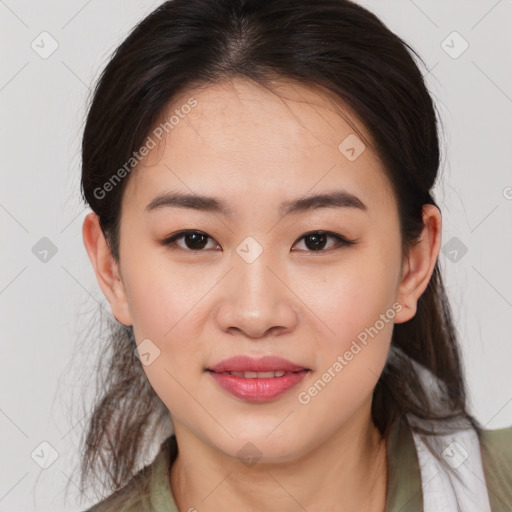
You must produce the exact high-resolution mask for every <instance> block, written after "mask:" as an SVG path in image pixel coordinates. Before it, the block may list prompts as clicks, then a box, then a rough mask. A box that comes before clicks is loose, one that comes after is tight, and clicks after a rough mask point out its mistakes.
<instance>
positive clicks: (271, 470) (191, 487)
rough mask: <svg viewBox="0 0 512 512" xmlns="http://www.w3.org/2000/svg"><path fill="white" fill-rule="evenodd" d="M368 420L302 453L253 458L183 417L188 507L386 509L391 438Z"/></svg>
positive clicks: (178, 490)
mask: <svg viewBox="0 0 512 512" xmlns="http://www.w3.org/2000/svg"><path fill="white" fill-rule="evenodd" d="M367 420H369V421H367V422H361V421H356V422H353V423H351V424H350V425H347V426H346V427H344V428H343V429H340V430H339V431H338V432H336V433H334V435H333V436H332V437H331V438H330V439H329V440H327V441H325V442H324V443H323V444H321V445H320V446H318V447H317V448H316V449H314V450H312V451H311V452H309V453H307V454H306V455H304V456H303V457H301V458H300V459H295V460H293V461H288V462H285V463H266V462H261V461H260V462H257V463H256V464H255V465H253V466H247V465H245V464H243V463H242V462H241V461H240V460H238V459H236V458H233V457H230V456H228V455H226V454H224V453H223V452H220V451H219V450H217V449H215V448H214V447H212V446H211V445H209V444H207V443H204V442H203V441H202V440H200V439H198V438H197V437H196V436H195V435H194V434H193V433H192V432H191V431H190V430H188V429H187V428H186V427H184V426H183V425H181V424H179V423H175V425H174V427H175V435H176V440H177V442H178V446H179V451H178V456H177V458H176V460H175V462H174V464H173V465H172V468H171V471H170V485H171V489H172V493H173V496H174V499H175V501H176V504H177V506H178V508H179V510H180V511H189V510H191V511H193V510H201V512H213V511H218V510H229V509H234V510H243V511H253V510H254V511H257V510H258V511H259V510H265V511H268V512H277V511H279V512H291V511H294V512H296V511H297V510H301V509H303V510H329V511H330V510H343V511H344V512H352V511H354V512H356V511H358V512H359V511H360V510H368V511H371V512H383V511H384V510H385V501H386V488H387V465H386V444H385V440H384V439H383V438H382V437H381V435H380V433H379V432H378V430H377V428H376V427H375V425H374V424H373V422H372V421H371V418H370V417H369V418H367Z"/></svg>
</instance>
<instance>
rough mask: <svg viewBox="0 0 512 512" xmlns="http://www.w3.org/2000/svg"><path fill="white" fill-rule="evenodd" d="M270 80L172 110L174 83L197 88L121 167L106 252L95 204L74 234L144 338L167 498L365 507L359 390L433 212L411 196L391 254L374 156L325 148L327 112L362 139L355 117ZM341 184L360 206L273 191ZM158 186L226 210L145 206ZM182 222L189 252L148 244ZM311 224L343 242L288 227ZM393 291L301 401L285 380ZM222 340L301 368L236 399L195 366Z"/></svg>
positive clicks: (370, 451)
mask: <svg viewBox="0 0 512 512" xmlns="http://www.w3.org/2000/svg"><path fill="white" fill-rule="evenodd" d="M277 90H278V91H279V95H276V94H272V93H271V92H269V91H268V90H266V89H265V88H262V87H260V86H257V85H254V84H253V83H250V82H248V81H244V80H241V79H237V80H232V81H230V82H226V83H223V84H218V85H215V86H210V87H205V88H202V89H196V90H194V91H188V95H187V96H182V97H181V98H180V99H179V101H178V99H176V100H175V101H174V102H173V109H172V110H174V109H175V108H179V106H180V105H183V104H185V103H186V101H187V99H188V98H190V97H191V96H193V97H194V98H195V99H196V100H197V101H198V104H197V106H196V107H194V108H193V109H192V111H191V112H190V113H189V114H188V115H187V116H186V117H185V118H184V119H182V120H180V122H179V123H178V124H177V125H176V126H175V127H174V129H172V130H171V131H170V132H169V134H168V135H167V136H166V138H165V139H164V141H165V144H163V143H162V144H159V145H158V147H157V148H155V149H154V150H152V151H151V152H150V154H149V155H148V157H147V158H146V159H145V160H144V161H143V162H141V164H140V166H139V167H138V168H137V169H136V170H135V171H133V172H132V175H131V176H130V180H129V182H128V184H127V188H126V190H125V193H124V196H123V204H122V212H121V227H120V263H119V262H116V261H115V260H114V259H113V258H112V255H111V253H110V251H109V248H108V245H107V243H106V242H105V239H104V237H103V234H102V233H101V230H100V228H99V224H98V218H97V216H96V215H95V214H94V213H91V214H89V215H87V217H86V218H85V221H84V224H83V239H84V244H85V247H86V249H87V252H88V255H89V257H90V260H91V263H92V265H93V267H94V271H95V273H96V276H97V279H98V283H99V285H100V287H101V289H102V291H103V293H104V294H105V296H106V298H107V300H108V301H109V303H110V305H111V308H112V312H113V314H114V315H115V316H116V318H117V319H118V320H119V321H120V322H122V323H123V324H125V325H132V326H133V329H134V333H135V337H136V340H137V343H140V342H141V341H142V340H143V339H146V338H149V339H150V340H151V342H152V343H154V345H155V346H157V347H158V349H159V350H160V355H159V356H158V357H157V358H156V359H155V360H154V361H153V362H152V363H151V364H150V365H147V366H144V371H145V372H146V375H147V377H148V379H149V381H150V383H151V385H152V386H153V388H154V389H155V391H156V393H157V394H158V395H159V396H160V398H161V399H162V400H163V401H164V403H165V404H166V405H167V407H168V409H169V411H170V414H171V417H172V420H173V424H174V429H175V434H176V438H177V442H178V447H179V455H178V458H177V460H176V462H175V463H174V464H173V466H172V468H171V474H170V485H171V488H172V492H173V495H174V496H175V499H176V502H177V505H178V507H179V509H180V511H187V510H189V509H190V508H191V507H194V508H196V509H197V510H201V511H218V510H229V509H234V510H244V511H252V510H254V511H256V510H266V511H270V512H272V511H277V510H279V511H280V512H288V511H297V510H303V509H306V510H308V511H331V510H332V511H334V510H343V511H349V512H350V511H360V510H372V511H380V510H384V506H385V499H386V485H387V468H386V451H385V443H384V441H383V439H382V438H381V436H380V434H379V432H378V431H377V429H376V427H375V425H374V424H373V422H372V419H371V414H370V411H371V400H372V392H373V390H374V388H375V385H376V384H377V381H378V379H379V376H380V374H381V372H382V369H383V367H384V364H385V361H386V358H387V355H388V351H389V346H390V341H391V335H392V329H393V323H394V322H396V323H402V322H406V321H407V320H409V319H411V318H412V317H413V316H414V315H415V313H416V307H417V301H418V298H419V297H420V296H421V294H422V293H423V292H424V290H425V289H426V287H427V285H428V282H429V280H430V277H431V275H432V272H433V269H434V265H435V262H436V259H437V256H438V254H439V250H440V245H441V214H440V212H439V210H438V209H437V208H436V207H434V206H432V205H424V207H423V215H424V230H423V232H422V235H421V239H420V241H419V243H418V244H417V245H416V246H414V247H413V248H411V250H410V253H409V254H408V255H407V256H406V257H403V256H402V253H401V246H400V231H399V218H398V211H397V204H396V200H395V198H394V195H393V193H392V190H391V186H390V184H389V182H388V180H387V178H386V176H385V174H384V168H383V165H382V163H381V162H380V160H379V158H378V155H377V154H376V153H375V152H374V151H373V149H372V148H371V147H370V145H366V148H365V150H364V151H363V152H362V153H361V154H360V155H359V157H358V158H356V159H355V160H354V161H349V160H348V159H347V158H346V157H345V155H344V154H342V153H341V152H340V150H339V149H338V145H339V144H340V142H341V141H343V140H344V139H345V137H347V136H348V135H349V134H351V133H354V129H353V128H352V127H351V126H350V125H349V124H347V122H346V121H345V120H344V119H343V117H342V116H340V112H341V113H344V114H345V115H346V116H348V118H349V119H350V120H351V121H352V123H354V125H355V126H356V127H357V128H358V129H359V130H360V132H361V134H362V135H364V136H365V137H366V138H367V140H371V139H370V137H369V134H368V132H367V131H366V129H365V127H364V126H363V125H362V123H361V122H360V121H358V119H357V118H356V117H355V116H354V115H353V114H352V113H351V112H350V110H349V109H348V108H346V107H341V106H340V103H339V102H338V103H337V104H335V103H334V102H333V101H332V99H329V97H328V96H326V95H325V94H321V93H319V92H318V91H317V90H315V89H312V88H310V87H305V86H303V85H300V84H291V83H289V84H285V83H282V84H280V85H279V86H278V88H277ZM283 96H284V97H285V98H283ZM170 112H171V110H170ZM361 140H362V139H361ZM340 189H343V190H347V191H349V192H351V193H353V194H355V195H356V196H357V197H358V198H360V199H361V201H362V202H363V203H364V204H365V205H366V206H367V211H366V212H364V211H360V210H357V209H355V208H319V209H316V210H313V211H306V212H301V213H297V214H288V215H285V216H284V217H283V216H281V215H279V210H278V208H279V205H280V204H281V202H283V201H287V200H292V199H296V198H299V197H303V196H305V195H312V194H315V193H320V192H330V191H334V190H340ZM163 191H181V192H184V193H188V192H194V193H200V194H205V195H211V196H214V197H217V198H219V199H222V200H225V201H226V202H227V203H228V205H229V207H230V208H231V209H232V210H233V217H232V218H229V217H225V216H223V215H221V214H219V213H208V212H201V211H197V210H192V209H184V208H172V209H171V208H168V209H165V208H162V209H160V210H158V211H154V212H151V213H145V212H144V208H145V207H146V205H147V204H148V203H149V202H150V201H151V200H152V199H153V198H154V197H155V196H157V195H158V194H159V193H161V192H163ZM192 229H193V230H198V231H201V232H204V233H206V234H207V235H208V236H209V237H211V238H209V239H207V240H208V243H207V246H206V247H205V248H203V249H200V251H202V252H200V251H198V250H196V251H194V250H193V247H194V246H193V245H191V244H190V243H189V245H188V246H187V245H186V240H185V239H183V238H182V239H181V240H179V241H177V242H176V244H177V247H176V248H174V249H173V248H172V247H165V246H164V245H162V243H161V242H162V240H164V239H165V238H166V237H168V236H169V235H171V234H174V233H177V232H179V231H182V230H192ZM314 230H325V231H330V232H333V233H336V234H339V235H341V236H344V237H346V238H348V239H349V240H357V241H358V242H357V244H356V245H352V246H339V247H338V248H336V246H337V244H336V240H335V239H327V241H326V244H325V245H323V246H322V247H323V248H321V250H320V251H314V250H313V249H312V248H311V247H312V244H311V243H310V244H309V245H306V242H307V241H306V239H305V238H303V236H304V235H305V234H306V233H308V232H311V231H314ZM247 236H251V237H253V238H254V239H256V240H257V241H258V243H259V244H260V245H261V247H262V248H263V252H262V253H261V255H260V256H259V257H258V258H257V259H256V260H255V261H254V262H252V263H250V264H249V263H247V262H246V261H245V260H244V259H243V258H241V257H240V255H239V254H238V253H237V252H236V248H237V247H238V246H239V244H240V243H241V242H242V241H243V240H244V239H245V238H246V237H247ZM180 247H181V249H182V250H181V251H180V250H179V248H180ZM190 247H192V249H191V248H190ZM187 251H188V252H187ZM322 251H323V252H322ZM394 303H398V304H399V305H400V307H401V309H400V311H398V312H396V314H395V317H394V318H393V320H392V321H389V322H388V323H385V326H384V328H382V329H381V330H379V332H378V334H377V335H376V336H374V337H373V338H369V342H368V343H367V345H366V346H364V347H363V348H362V350H361V351H360V352H358V353H357V355H355V356H354V357H353V359H352V360H351V361H349V362H348V364H347V365H346V366H344V368H343V370H342V371H340V372H339V373H337V374H336V376H335V377H334V378H332V379H331V381H330V382H329V383H328V384H327V385H326V386H325V387H324V388H323V389H322V390H321V391H320V392H319V393H318V394H317V395H316V396H314V397H313V398H311V400H310V401H309V403H307V404H302V403H300V402H299V400H298V395H299V393H300V392H304V391H307V390H308V388H310V387H311V386H312V384H313V383H314V382H315V381H317V380H318V379H319V378H320V377H321V376H322V374H323V373H324V372H326V371H327V370H328V368H329V367H332V365H333V363H334V362H335V361H336V360H337V357H338V356H339V355H343V354H344V353H345V352H346V351H347V350H348V349H349V347H350V346H351V343H352V341H353V340H355V339H356V338H357V336H358V334H360V333H361V332H362V331H364V329H365V328H368V327H370V326H373V325H374V324H375V322H376V320H378V319H379V315H381V314H383V313H385V312H386V310H389V309H390V308H391V310H392V311H393V308H392V305H393V304H394ZM238 354H247V355H251V356H254V357H259V356H263V355H270V354H274V355H278V356H281V357H284V358H286V359H289V360H290V361H292V362H294V363H297V364H301V365H303V366H304V367H307V368H309V369H311V370H312V371H311V372H310V373H309V374H308V375H307V376H306V378H305V379H304V380H303V381H302V382H301V383H300V384H299V385H298V386H297V387H295V388H293V389H292V390H290V391H288V392H287V393H286V394H284V395H281V396H280V397H278V398H276V399H274V400H272V401H270V402H267V403H259V404H257V403H253V402H247V401H244V400H241V399H238V398H236V397H234V396H232V395H231V394H229V393H227V392H226V391H224V390H223V389H221V388H220V387H219V386H218V385H217V383H216V382H215V381H214V380H213V379H212V378H211V376H210V375H209V374H208V373H207V372H205V368H206V367H207V366H211V365H213V364H215V363H218V362H220V361H221V360H223V359H225V358H228V357H231V356H234V355H238ZM248 442H251V443H253V444H254V445H255V446H256V447H257V449H258V451H259V453H260V457H261V458H260V459H259V460H258V461H257V463H256V464H254V465H252V466H249V465H247V464H245V463H243V462H242V461H241V460H240V458H239V457H238V456H237V453H238V451H239V450H240V449H241V448H242V447H244V445H246V443H248Z"/></svg>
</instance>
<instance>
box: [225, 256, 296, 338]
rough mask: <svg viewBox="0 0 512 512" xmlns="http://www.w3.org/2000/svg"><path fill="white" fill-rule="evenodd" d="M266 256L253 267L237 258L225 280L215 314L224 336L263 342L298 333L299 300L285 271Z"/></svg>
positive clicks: (259, 259) (255, 262) (253, 264)
mask: <svg viewBox="0 0 512 512" xmlns="http://www.w3.org/2000/svg"><path fill="white" fill-rule="evenodd" d="M265 252H266V251H264V252H263V253H262V254H261V255H260V256H259V258H258V259H256V261H253V262H252V263H247V262H246V261H244V260H243V259H242V258H240V257H238V255H236V257H235V259H234V260H235V261H234V262H233V268H232V270H231V271H230V272H229V273H228V275H227V276H226V277H225V279H223V281H222V283H223V284H222V289H221V290H219V292H220V297H221V298H220V304H219V306H218V308H217V311H216V320H217V324H218V326H219V328H220V329H221V330H222V331H223V332H226V333H229V334H236V333H239V334H240V333H242V334H243V335H245V336H247V337H250V338H254V339H261V338H267V337H269V336H277V335H278V334H283V333H287V332H291V331H293V330H294V329H295V327H296V325H297V321H298V308H297V302H298V299H297V297H296V296H295V295H294V293H293V291H292V289H291V287H290V283H288V282H287V279H286V276H285V271H284V270H283V267H282V266H281V265H279V264H276V261H275V259H274V260H269V259H268V258H267V257H266V255H265ZM264 255H265V256H264Z"/></svg>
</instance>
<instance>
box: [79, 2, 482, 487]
mask: <svg viewBox="0 0 512 512" xmlns="http://www.w3.org/2000/svg"><path fill="white" fill-rule="evenodd" d="M415 57H416V58H417V59H418V60H419V61H421V62H422V63H423V61H422V60H421V57H420V56H419V55H418V54H417V53H416V52H415V50H414V49H413V48H411V47H410V46H409V45H408V44H407V43H406V42H404V41H403V40H402V39H401V38H400V37H398V36H397V35H396V34H394V33H393V32H392V31H391V30H390V29H389V28H387V27H386V25H384V24H383V22H382V21H380V20H379V19H378V18H377V17H376V16H375V15H374V14H373V13H371V12H370V11H368V10H367V9H365V8H363V7H362V6H360V5H358V4H356V3H353V2H351V1H349V0H316V1H315V2H312V1H311V0H280V1H278V2H277V1H275V0H215V1H211V0H172V1H167V2H164V3H163V4H162V5H160V6H159V7H158V8H156V9H155V10H154V11H153V12H151V13H150V14H149V15H148V16H147V17H146V18H144V19H143V20H142V21H140V22H139V23H138V24H137V26H135V27H134V28H133V30H132V31H131V33H130V34H129V35H128V37H127V38H126V39H125V40H124V41H123V42H122V43H121V44H120V46H119V47H117V48H116V50H115V51H114V53H113V55H112V56H111V58H110V61H109V62H108V64H107V66H106V67H105V69H104V70H103V72H102V73H101V75H100V77H99V79H98V82H97V84H96V87H95V89H94V92H93V97H92V101H91V103H90V106H89V108H88V114H87V118H86V123H85V128H84V133H83V139H82V176H81V192H82V197H83V199H84V200H85V201H86V203H87V204H88V205H89V206H90V207H91V209H92V210H93V211H94V212H95V213H96V214H97V215H98V217H99V222H100V226H101V229H102V232H103V234H104V236H105V239H106V240H107V243H108V245H109V247H110V249H111V252H112V255H113V257H114V258H115V260H116V261H117V262H118V263H120V261H119V258H120V256H119V222H120V213H121V201H122V197H123V190H124V189H125V187H126V184H127V182H128V179H129V178H130V176H129V173H126V172H125V173H119V171H118V174H117V175H118V177H119V176H122V177H123V178H124V179H122V180H121V179H119V180H117V181H118V182H117V183H115V186H110V187H108V196H107V198H106V199H105V197H104V196H105V193H104V191H105V190H107V187H106V186H105V184H106V183H108V182H109V183H112V177H113V176H114V174H115V173H116V170H121V168H123V166H125V167H124V169H125V170H126V162H128V161H130V159H133V155H134V152H136V151H138V149H139V148H141V146H143V144H144V141H145V140H146V139H147V137H148V134H150V132H151V130H152V129H153V128H154V126H155V125H156V124H157V123H158V122H159V121H160V120H161V119H162V116H163V114H164V113H165V112H167V109H168V108H169V105H170V104H171V102H173V101H175V100H176V98H177V97H178V95H181V94H186V93H187V92H189V93H191V92H192V91H193V90H194V88H197V87H201V86H205V87H208V86H210V85H214V84H218V83H222V82H226V81H229V80H231V79H234V78H238V77H239V78H243V79H247V80H250V81H253V82H254V83H256V84H258V85H260V86H263V87H267V88H271V87H272V84H273V83H275V82H276V81H277V80H282V81H285V82H286V81H288V82H289V83H298V84H303V85H306V86H311V87H315V88H317V89H318V90H320V91H323V92H324V93H325V95H330V96H332V97H334V98H337V99H338V100H339V102H340V105H341V104H342V105H345V106H348V107H349V108H350V109H351V111H353V112H354V113H355V114H356V115H357V116H358V118H359V119H360V120H361V122H362V123H363V124H364V126H365V127H366V128H367V130H368V132H369V133H370V135H371V141H370V144H371V145H372V147H374V148H375V151H376V152H377V154H378V156H379V158H380V159H381V161H382V162H383V164H384V169H385V173H386V176H387V178H388V180H389V182H390V183H391V185H392V190H393V193H394V195H395V198H396V201H397V205H398V212H399V219H400V221H399V222H400V234H401V243H402V252H403V255H404V256H406V255H407V254H408V251H409V250H410V248H411V247H412V246H414V245H415V244H416V243H417V242H418V240H419V237H420V234H421V232H422V229H423V227H424V224H423V217H422V207H423V205H424V204H432V205H434V206H436V207H438V206H437V204H436V202H435V201H434V199H433V197H432V188H433V187H434V185H435V183H436V179H437V178H438V170H439V167H440V151H439V140H438V120H437V117H436V110H435V108H434V105H433V101H432V98H431V96H430V94H429V92H428V90H427V87H426V84H425V82H424V77H423V75H422V74H421V72H420V70H419V68H418V66H417V64H416V62H415ZM423 65H424V63H423ZM127 174H128V175H127ZM98 191H102V192H101V193H99V192H98ZM107 338H108V339H107V347H108V349H109V350H110V354H109V357H106V356H105V354H104V353H102V355H101V358H100V360H99V370H98V373H97V375H98V384H97V386H98V387H97V396H96V397H95V401H94V404H93V410H92V415H91V417H90V420H89V424H88V427H87V430H86V431H85V434H84V437H83V440H82V446H83V448H82V459H81V474H82V487H83V484H84V482H85V481H87V480H88V479H90V478H91V477H94V476H97V477H98V481H102V482H103V483H104V484H105V487H106V488H107V489H108V490H116V489H119V488H120V487H121V486H123V485H124V484H126V483H127V482H128V481H129V480H130V479H131V478H132V476H133V475H134V471H135V469H137V468H138V466H139V465H140V460H142V457H143V456H144V454H146V453H147V452H148V450H149V447H150V445H151V443H152V441H154V438H153V434H154V432H155V431H156V429H157V428H160V427H161V426H162V425H170V422H169V420H168V416H169V411H168V410H167V409H166V407H165V405H164V404H163V402H162V401H161V400H160V399H159V397H158V396H157V395H156V393H155V391H154V390H153V389H152V387H151V386H150V384H149V382H148V380H147V378H146V376H145V374H144V371H143V369H142V365H141V362H140V361H139V359H138V358H137V357H136V355H135V353H134V348H135V346H136V344H135V339H134V335H133V329H132V327H126V326H123V325H115V323H113V322H112V324H110V325H109V335H108V337H107ZM459 350H460V348H459V345H458V339H457V334H456V330H455V328H454V324H453V320H452V313H451V310H450V305H449V302H448V299H447V296H446V292H445V288H444V285H443V279H442V276H441V272H440V268H439V262H438V261H436V264H435V267H434V270H433V274H432V276H431V279H430V282H429V284H428V287H427V288H426V290H425V291H424V293H423V294H422V295H421V297H420V298H419V300H418V304H417V312H416V314H415V316H414V317H413V318H412V319H410V320H409V321H407V322H405V323H402V324H396V325H395V326H394V329H393V333H392V340H391V349H390V351H389V356H388V359H387V361H386V365H385V367H384V369H383V372H382V374H381V376H380V378H379V381H378V383H377V384H376V387H375V389H374V393H373V401H372V410H371V413H372V419H373V421H374V423H375V425H376V427H377V428H378V429H379V431H380V432H381V433H382V435H383V436H387V435H388V433H389V430H390V426H391V425H392V423H393V422H394V421H395V420H397V419H400V418H403V417H407V418H410V419H411V421H410V424H411V428H412V429H413V430H414V431H416V432H418V433H419V434H421V435H422V436H426V438H428V436H429V434H432V433H433V432H440V429H443V428H445V429H446V428H447V429H450V428H454V429H455V428H460V427H461V425H465V428H474V429H475V430H476V432H477V433H478V435H479V436H480V431H481V428H482V427H481V426H480V425H479V423H478V421H477V420H476V419H475V418H474V417H473V416H471V414H469V412H468V411H467V404H466V400H467V398H466V393H467V391H466V387H465V386H466V385H465V382H464V375H463V368H462V361H461V358H460V353H459ZM450 425H452V427H450ZM436 456H437V454H436ZM438 458H439V457H438ZM441 462H442V463H443V464H444V465H445V466H446V467H447V468H448V469H451V468H450V467H449V466H448V465H447V464H446V463H445V462H444V460H442V459H441ZM105 474H106V475H108V477H107V478H106V479H105Z"/></svg>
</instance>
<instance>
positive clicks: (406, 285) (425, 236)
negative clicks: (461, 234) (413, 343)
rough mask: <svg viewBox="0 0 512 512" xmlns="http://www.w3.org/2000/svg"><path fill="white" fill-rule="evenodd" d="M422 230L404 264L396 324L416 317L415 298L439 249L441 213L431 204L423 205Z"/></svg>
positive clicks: (430, 274)
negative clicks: (399, 307) (399, 309)
mask: <svg viewBox="0 0 512 512" xmlns="http://www.w3.org/2000/svg"><path fill="white" fill-rule="evenodd" d="M423 224H424V227H423V230H422V232H421V236H420V239H419V241H418V243H417V244H416V245H413V246H412V247H411V248H410V249H409V254H408V256H407V259H406V260H405V261H404V265H403V271H402V280H401V282H400V286H399V289H398V297H397V301H398V302H399V303H400V304H401V305H402V309H401V311H400V312H398V313H397V315H396V317H395V323H397V324H400V323H403V322H407V321H408V320H410V319H411V318H413V317H414V316H415V315H416V310H417V305H418V299H419V298H420V297H421V295H422V294H423V292H424V291H425V290H426V288H427V286H428V283H429V282H430V278H431V277H432V273H433V272H434V267H435V264H436V261H437V258H438V256H439V251H440V248H441V230H442V221H441V212H440V211H439V209H438V208H437V207H436V206H434V205H432V204H425V205H423Z"/></svg>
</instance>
